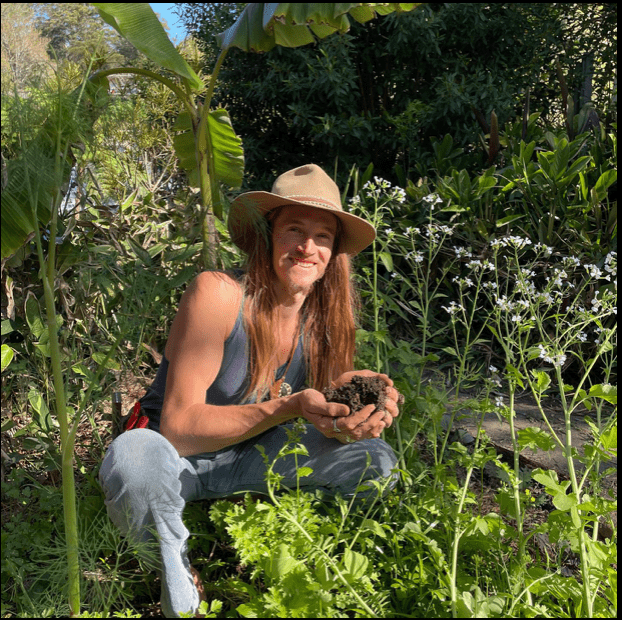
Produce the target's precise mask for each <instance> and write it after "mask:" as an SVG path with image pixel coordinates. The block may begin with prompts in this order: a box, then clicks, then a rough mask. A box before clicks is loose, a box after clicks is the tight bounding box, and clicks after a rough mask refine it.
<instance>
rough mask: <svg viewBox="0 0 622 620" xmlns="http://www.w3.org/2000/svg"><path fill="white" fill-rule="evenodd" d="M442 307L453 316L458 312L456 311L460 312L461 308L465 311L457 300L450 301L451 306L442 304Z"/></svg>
mask: <svg viewBox="0 0 622 620" xmlns="http://www.w3.org/2000/svg"><path fill="white" fill-rule="evenodd" d="M441 308H442V309H443V310H445V311H446V312H448V313H449V314H450V315H451V316H453V315H454V314H456V312H459V311H460V310H462V311H463V312H464V308H463V307H462V306H461V305H460V304H458V303H456V302H455V301H450V302H449V308H448V307H447V306H441Z"/></svg>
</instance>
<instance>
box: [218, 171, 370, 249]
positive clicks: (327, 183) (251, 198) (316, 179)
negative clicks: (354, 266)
mask: <svg viewBox="0 0 622 620" xmlns="http://www.w3.org/2000/svg"><path fill="white" fill-rule="evenodd" d="M284 205H303V206H308V207H314V208H316V209H322V210H323V211H330V212H331V213H333V214H334V215H335V216H336V217H338V218H339V220H340V221H341V224H342V226H343V235H342V240H341V246H340V247H341V251H342V252H345V253H346V254H351V255H354V254H358V253H359V252H360V251H361V250H362V249H363V248H365V247H367V246H368V245H369V244H370V243H371V242H372V241H373V240H374V238H375V237H376V231H375V229H374V227H373V226H372V225H371V224H370V223H369V222H367V221H365V220H364V219H362V218H360V217H357V216H356V215H351V214H350V213H346V212H345V211H344V210H343V208H342V206H341V194H340V192H339V188H338V187H337V185H336V183H335V182H334V181H333V180H332V179H331V178H330V177H329V176H328V175H327V174H326V173H325V172H324V171H323V170H322V169H321V168H320V167H319V166H316V165H315V164H307V165H306V166H300V167H299V168H294V169H293V170H289V171H288V172H285V173H283V174H282V175H281V176H280V177H278V178H277V180H276V181H275V182H274V185H273V186H272V192H247V193H245V194H241V195H240V196H238V197H237V198H235V200H234V201H233V202H232V203H231V206H230V209H229V232H230V233H231V240H232V241H233V243H235V244H236V245H237V246H238V247H239V248H240V249H241V250H243V251H244V252H246V253H247V254H250V253H251V252H252V251H253V248H254V247H255V239H256V237H257V234H259V231H260V230H261V220H263V221H264V222H265V220H264V217H265V216H266V215H267V214H268V213H269V212H270V211H272V210H273V209H276V208H277V207H281V206H284Z"/></svg>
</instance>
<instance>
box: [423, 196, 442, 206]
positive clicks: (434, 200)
mask: <svg viewBox="0 0 622 620" xmlns="http://www.w3.org/2000/svg"><path fill="white" fill-rule="evenodd" d="M423 200H424V201H425V202H429V203H430V204H438V203H440V202H443V199H442V198H441V197H440V196H439V195H438V194H428V195H427V196H425V197H424V198H423Z"/></svg>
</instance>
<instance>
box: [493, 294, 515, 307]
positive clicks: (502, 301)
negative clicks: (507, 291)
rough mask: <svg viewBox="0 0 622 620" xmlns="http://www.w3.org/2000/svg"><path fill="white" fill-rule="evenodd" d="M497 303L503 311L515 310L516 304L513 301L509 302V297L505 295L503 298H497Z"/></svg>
mask: <svg viewBox="0 0 622 620" xmlns="http://www.w3.org/2000/svg"><path fill="white" fill-rule="evenodd" d="M496 303H497V306H499V308H501V310H507V311H510V310H512V309H513V308H514V304H513V303H512V302H511V301H508V297H507V295H504V296H503V297H501V298H499V297H497V300H496Z"/></svg>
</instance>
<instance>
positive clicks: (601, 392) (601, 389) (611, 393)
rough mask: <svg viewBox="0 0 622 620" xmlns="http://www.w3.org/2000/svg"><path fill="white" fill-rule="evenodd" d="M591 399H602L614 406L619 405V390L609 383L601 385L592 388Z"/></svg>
mask: <svg viewBox="0 0 622 620" xmlns="http://www.w3.org/2000/svg"><path fill="white" fill-rule="evenodd" d="M589 397H590V398H592V397H595V398H602V399H603V400H606V401H607V402H608V403H611V404H612V405H617V404H618V388H617V386H615V385H609V384H608V383H599V384H598V385H593V386H592V387H591V388H590V394H589Z"/></svg>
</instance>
